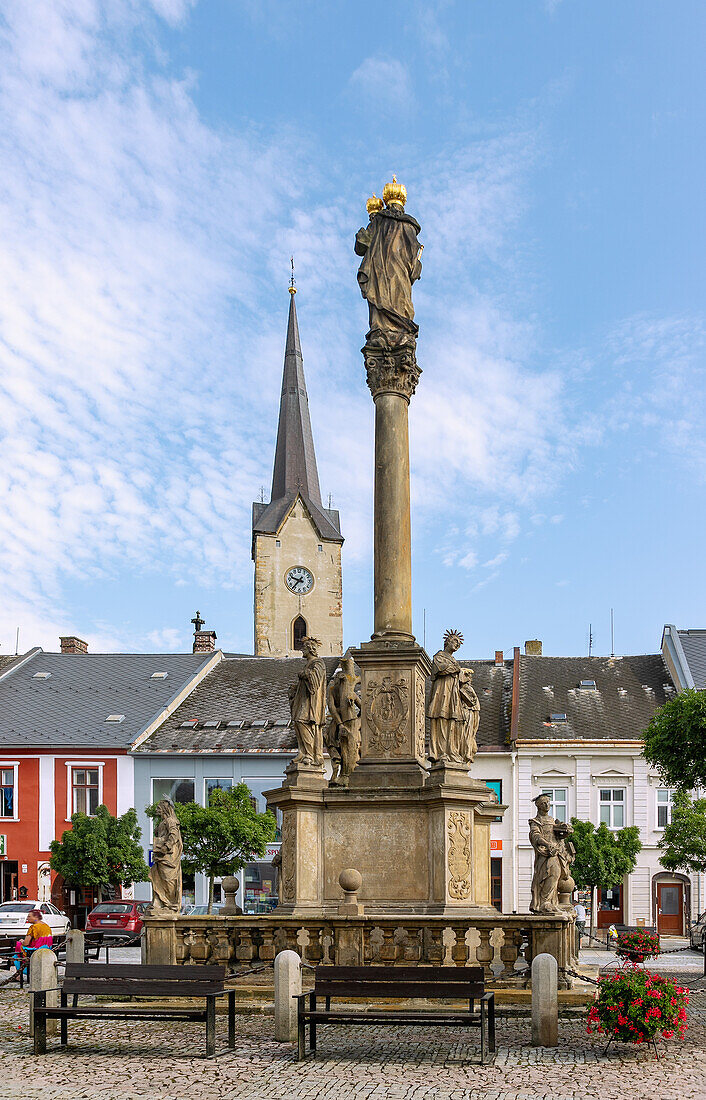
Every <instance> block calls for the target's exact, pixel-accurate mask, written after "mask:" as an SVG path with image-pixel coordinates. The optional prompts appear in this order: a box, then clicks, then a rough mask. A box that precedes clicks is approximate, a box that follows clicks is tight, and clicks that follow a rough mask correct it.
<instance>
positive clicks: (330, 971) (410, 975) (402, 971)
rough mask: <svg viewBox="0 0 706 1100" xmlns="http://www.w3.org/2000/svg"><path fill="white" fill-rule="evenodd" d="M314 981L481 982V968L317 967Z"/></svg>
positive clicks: (482, 977) (482, 975)
mask: <svg viewBox="0 0 706 1100" xmlns="http://www.w3.org/2000/svg"><path fill="white" fill-rule="evenodd" d="M316 977H317V978H319V977H321V978H323V979H325V980H326V981H338V980H340V979H345V980H348V981H350V980H351V979H352V980H353V981H368V980H370V979H375V980H377V981H381V980H382V981H396V982H409V981H411V982H424V981H448V982H482V981H483V980H484V971H483V967H482V966H318V967H317V968H316Z"/></svg>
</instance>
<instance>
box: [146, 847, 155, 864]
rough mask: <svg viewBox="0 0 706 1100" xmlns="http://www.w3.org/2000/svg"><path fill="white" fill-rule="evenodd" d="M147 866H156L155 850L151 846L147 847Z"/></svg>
mask: <svg viewBox="0 0 706 1100" xmlns="http://www.w3.org/2000/svg"><path fill="white" fill-rule="evenodd" d="M147 866H148V867H154V852H153V851H152V849H151V848H148V849H147Z"/></svg>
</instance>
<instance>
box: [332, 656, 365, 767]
mask: <svg viewBox="0 0 706 1100" xmlns="http://www.w3.org/2000/svg"><path fill="white" fill-rule="evenodd" d="M359 684H360V676H357V675H356V671H355V662H354V660H353V658H352V657H343V658H342V660H341V667H340V668H339V669H338V671H337V672H336V673H335V675H334V676H333V677H332V679H331V683H330V684H329V686H328V692H327V697H328V709H329V715H330V720H329V724H328V726H327V727H326V729H325V731H324V741H325V743H326V748H327V749H328V753H329V756H330V757H331V765H332V768H333V775H332V776H331V786H332V787H347V786H348V783H349V781H350V777H351V772H352V771H353V770H354V769H355V766H356V764H357V763H358V756H359V755H360V697H359V695H358V693H357V691H356V688H357V687H358V685H359Z"/></svg>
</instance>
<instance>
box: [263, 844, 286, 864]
mask: <svg viewBox="0 0 706 1100" xmlns="http://www.w3.org/2000/svg"><path fill="white" fill-rule="evenodd" d="M281 847H282V845H281V844H268V845H267V847H266V848H265V859H266V860H267V861H268V862H269V863H272V860H273V859H274V858H275V856H276V855H277V853H278V852H279V850H280V848H281Z"/></svg>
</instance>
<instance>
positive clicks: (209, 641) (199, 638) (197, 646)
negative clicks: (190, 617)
mask: <svg viewBox="0 0 706 1100" xmlns="http://www.w3.org/2000/svg"><path fill="white" fill-rule="evenodd" d="M215 648H216V632H215V630H195V631H194V648H193V652H194V653H213V651H214V649H215Z"/></svg>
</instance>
